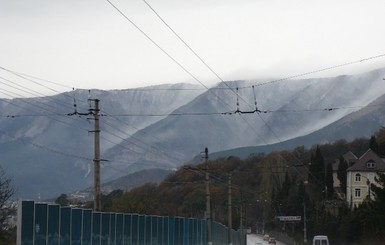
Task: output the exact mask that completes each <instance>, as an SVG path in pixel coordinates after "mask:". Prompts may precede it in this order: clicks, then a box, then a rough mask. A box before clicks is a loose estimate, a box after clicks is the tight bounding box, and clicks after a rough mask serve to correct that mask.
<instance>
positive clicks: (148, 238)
mask: <svg viewBox="0 0 385 245" xmlns="http://www.w3.org/2000/svg"><path fill="white" fill-rule="evenodd" d="M144 219H145V232H144V237H145V238H144V244H147V245H151V216H148V215H146V216H145V218H144Z"/></svg>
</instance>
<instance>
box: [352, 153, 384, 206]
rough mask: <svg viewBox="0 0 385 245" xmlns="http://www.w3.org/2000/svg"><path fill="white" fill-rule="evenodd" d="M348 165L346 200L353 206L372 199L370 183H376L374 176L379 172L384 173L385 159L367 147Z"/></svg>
mask: <svg viewBox="0 0 385 245" xmlns="http://www.w3.org/2000/svg"><path fill="white" fill-rule="evenodd" d="M349 166H350V167H349V168H348V169H347V170H346V174H347V179H346V201H347V203H348V205H349V206H350V207H352V208H354V207H357V206H359V205H360V204H361V203H362V202H364V201H365V200H373V199H374V195H373V194H372V193H371V192H370V184H374V185H378V183H377V182H376V181H375V178H376V177H377V176H378V174H379V173H385V160H384V159H382V158H381V157H379V156H378V155H377V154H376V153H375V152H374V151H372V150H371V149H369V150H367V151H366V152H365V153H364V154H363V155H362V156H361V157H360V158H358V159H356V160H355V161H352V165H349Z"/></svg>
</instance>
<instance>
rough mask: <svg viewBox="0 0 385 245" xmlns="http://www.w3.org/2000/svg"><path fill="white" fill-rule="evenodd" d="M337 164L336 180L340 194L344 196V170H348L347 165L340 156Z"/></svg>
mask: <svg viewBox="0 0 385 245" xmlns="http://www.w3.org/2000/svg"><path fill="white" fill-rule="evenodd" d="M339 161H340V163H339V164H338V170H337V178H338V179H339V181H340V187H341V191H342V193H344V194H346V170H347V169H348V163H347V162H346V160H345V158H344V157H343V156H342V155H341V156H340V159H339Z"/></svg>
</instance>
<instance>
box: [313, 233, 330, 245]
mask: <svg viewBox="0 0 385 245" xmlns="http://www.w3.org/2000/svg"><path fill="white" fill-rule="evenodd" d="M313 245H329V239H328V236H321V235H318V236H314V237H313Z"/></svg>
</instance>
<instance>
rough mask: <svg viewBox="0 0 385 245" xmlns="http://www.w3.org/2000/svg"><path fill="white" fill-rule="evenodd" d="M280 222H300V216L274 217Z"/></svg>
mask: <svg viewBox="0 0 385 245" xmlns="http://www.w3.org/2000/svg"><path fill="white" fill-rule="evenodd" d="M276 218H277V219H279V220H280V221H301V216H276Z"/></svg>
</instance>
